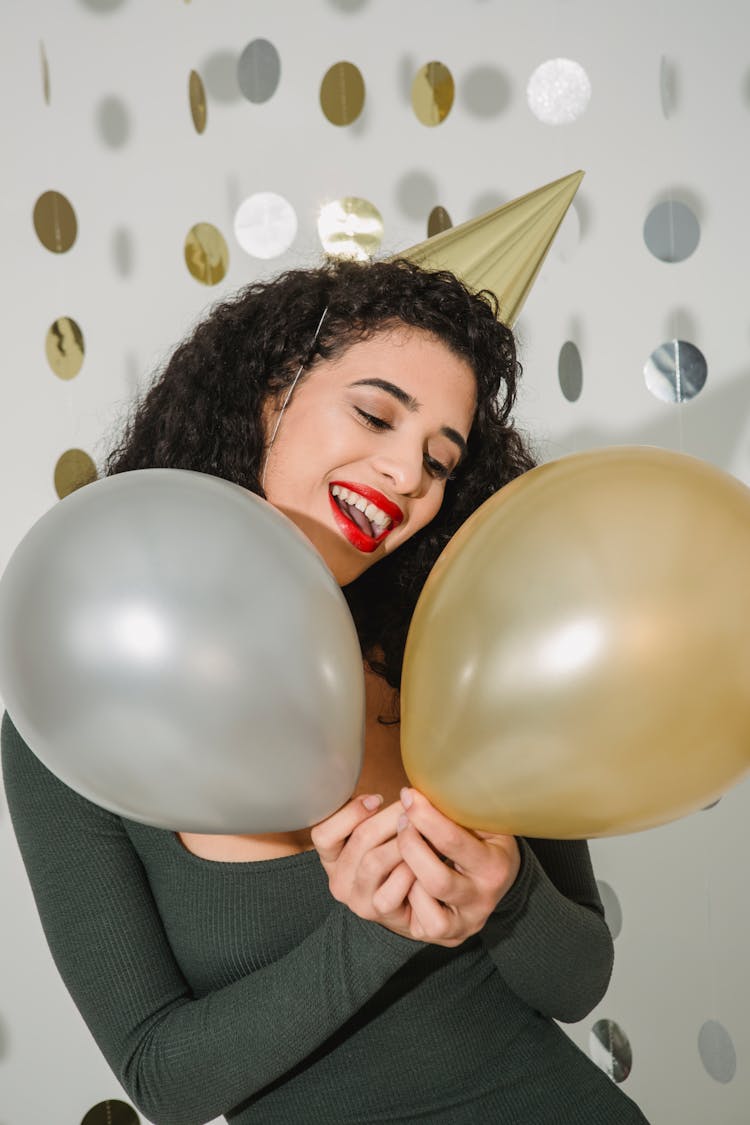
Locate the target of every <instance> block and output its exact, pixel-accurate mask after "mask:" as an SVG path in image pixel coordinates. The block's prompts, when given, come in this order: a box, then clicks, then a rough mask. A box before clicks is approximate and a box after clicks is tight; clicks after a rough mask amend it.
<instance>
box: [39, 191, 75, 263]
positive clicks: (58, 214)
mask: <svg viewBox="0 0 750 1125" xmlns="http://www.w3.org/2000/svg"><path fill="white" fill-rule="evenodd" d="M34 230H35V231H36V233H37V237H38V239H39V241H40V242H41V244H42V246H45V247H46V248H47V250H51V251H52V253H53V254H64V253H65V252H66V251H67V250H70V248H71V246H72V245H73V243H74V242H75V240H76V236H77V235H78V220H77V219H76V213H75V211H74V210H73V205H72V204H71V202H70V200H69V199H68V198H67V197H66V196H64V195H63V194H62V192H59V191H45V192H43V193H42V194H41V195H40V196H39V198H38V199H37V201H36V203H35V204H34Z"/></svg>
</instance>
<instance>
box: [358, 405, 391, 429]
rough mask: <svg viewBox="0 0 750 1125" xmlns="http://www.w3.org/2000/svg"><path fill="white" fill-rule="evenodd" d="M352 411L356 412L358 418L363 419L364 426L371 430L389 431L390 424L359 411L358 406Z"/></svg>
mask: <svg viewBox="0 0 750 1125" xmlns="http://www.w3.org/2000/svg"><path fill="white" fill-rule="evenodd" d="M354 409H355V410H356V411H357V414H359V416H360V418H362V419H363V421H364V423H365V425H366V426H371V427H372V429H373V430H390V428H391V424H390V422H386V421H384V419H383V418H376V417H375V415H374V414H368V413H367V411H365V410H360V408H359V407H358V406H355V407H354Z"/></svg>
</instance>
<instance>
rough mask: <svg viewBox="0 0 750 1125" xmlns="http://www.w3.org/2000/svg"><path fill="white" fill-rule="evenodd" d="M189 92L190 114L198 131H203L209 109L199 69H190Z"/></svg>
mask: <svg viewBox="0 0 750 1125" xmlns="http://www.w3.org/2000/svg"><path fill="white" fill-rule="evenodd" d="M188 94H189V96H190V114H191V116H192V118H193V125H194V126H195V131H196V133H202V132H203V130H204V129H205V128H206V118H207V116H208V109H207V106H206V91H205V89H204V88H203V79H202V78H201V76H200V74H199V73H198V71H197V70H191V71H190V79H189V81H188Z"/></svg>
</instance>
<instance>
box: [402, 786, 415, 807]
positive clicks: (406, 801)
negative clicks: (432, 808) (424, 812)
mask: <svg viewBox="0 0 750 1125" xmlns="http://www.w3.org/2000/svg"><path fill="white" fill-rule="evenodd" d="M401 804H402V805H403V806H404V808H405V809H410V808H411V806H412V805H413V804H414V798H413V797H412V795H411V793H410V792H409V790H408V789H402V790H401Z"/></svg>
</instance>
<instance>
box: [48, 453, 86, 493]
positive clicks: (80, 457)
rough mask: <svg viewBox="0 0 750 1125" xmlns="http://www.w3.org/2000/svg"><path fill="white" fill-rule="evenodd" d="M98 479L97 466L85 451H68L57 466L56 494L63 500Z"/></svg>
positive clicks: (55, 478)
mask: <svg viewBox="0 0 750 1125" xmlns="http://www.w3.org/2000/svg"><path fill="white" fill-rule="evenodd" d="M96 479H97V472H96V465H95V464H94V462H93V460H92V459H91V457H89V455H88V453H86V452H84V450H83V449H66V451H65V453H63V454H62V456H61V457H59V458H58V461H57V464H56V465H55V474H54V482H55V492H56V493H57V495H58V496H59V497H60V499H61V500H63V499H64V498H65V497H66V496H69V495H70V493H71V492H75V491H76V489H78V488H83V486H84V485H86V484H91V482H92V481H95V480H96Z"/></svg>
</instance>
